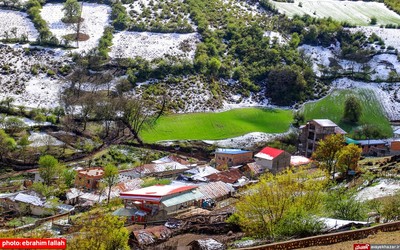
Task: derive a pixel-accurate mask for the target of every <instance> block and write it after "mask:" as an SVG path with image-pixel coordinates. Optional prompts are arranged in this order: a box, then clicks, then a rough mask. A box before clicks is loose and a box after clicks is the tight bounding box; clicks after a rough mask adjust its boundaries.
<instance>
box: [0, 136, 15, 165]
mask: <svg viewBox="0 0 400 250" xmlns="http://www.w3.org/2000/svg"><path fill="white" fill-rule="evenodd" d="M16 146H17V143H16V142H15V140H14V138H12V137H11V136H9V135H8V134H7V133H6V132H5V131H4V130H2V129H0V160H3V158H4V157H5V156H7V155H8V154H9V153H10V152H11V151H12V150H14V149H15V148H16Z"/></svg>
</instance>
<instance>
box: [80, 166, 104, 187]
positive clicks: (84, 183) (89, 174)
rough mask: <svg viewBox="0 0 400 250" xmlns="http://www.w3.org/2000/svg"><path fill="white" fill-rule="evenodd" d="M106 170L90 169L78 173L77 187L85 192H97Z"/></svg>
mask: <svg viewBox="0 0 400 250" xmlns="http://www.w3.org/2000/svg"><path fill="white" fill-rule="evenodd" d="M103 175H104V170H103V168H100V167H93V168H88V169H85V170H80V171H78V172H77V175H76V178H75V187H77V188H82V189H84V190H88V191H90V190H95V189H97V187H98V182H99V181H100V180H101V179H102V178H103Z"/></svg>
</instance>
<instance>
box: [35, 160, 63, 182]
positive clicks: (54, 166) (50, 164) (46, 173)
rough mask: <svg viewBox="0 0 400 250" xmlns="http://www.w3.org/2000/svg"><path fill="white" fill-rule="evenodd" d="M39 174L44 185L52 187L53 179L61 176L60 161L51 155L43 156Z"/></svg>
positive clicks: (40, 161)
mask: <svg viewBox="0 0 400 250" xmlns="http://www.w3.org/2000/svg"><path fill="white" fill-rule="evenodd" d="M39 174H40V177H42V179H43V180H44V183H45V184H46V185H50V184H51V182H52V179H53V178H55V177H57V176H58V174H59V163H58V160H57V159H56V158H54V157H53V156H51V155H44V156H41V157H40V159H39Z"/></svg>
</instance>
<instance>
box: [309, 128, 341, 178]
mask: <svg viewBox="0 0 400 250" xmlns="http://www.w3.org/2000/svg"><path fill="white" fill-rule="evenodd" d="M344 142H345V140H344V136H343V135H341V134H333V135H328V136H327V137H325V139H324V140H321V141H320V142H319V144H318V147H317V149H316V150H315V152H314V153H313V156H312V158H313V159H315V160H317V161H318V164H319V166H320V167H321V168H323V169H326V170H327V171H328V173H332V179H334V176H335V172H336V163H337V160H338V157H339V152H340V150H341V149H342V148H343V147H344Z"/></svg>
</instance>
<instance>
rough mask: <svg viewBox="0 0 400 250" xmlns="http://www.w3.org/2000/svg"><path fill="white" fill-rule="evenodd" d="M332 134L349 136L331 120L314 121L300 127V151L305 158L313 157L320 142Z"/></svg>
mask: <svg viewBox="0 0 400 250" xmlns="http://www.w3.org/2000/svg"><path fill="white" fill-rule="evenodd" d="M332 134H347V133H346V131H344V130H343V129H342V128H340V127H339V126H338V125H337V124H336V123H334V122H332V121H331V120H329V119H314V120H311V121H309V122H307V124H306V125H304V126H301V127H300V137H299V140H300V143H299V151H300V154H301V155H304V156H305V157H311V155H312V153H313V152H314V151H315V149H316V147H317V145H318V141H320V140H322V139H324V138H325V137H326V136H328V135H332Z"/></svg>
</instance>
